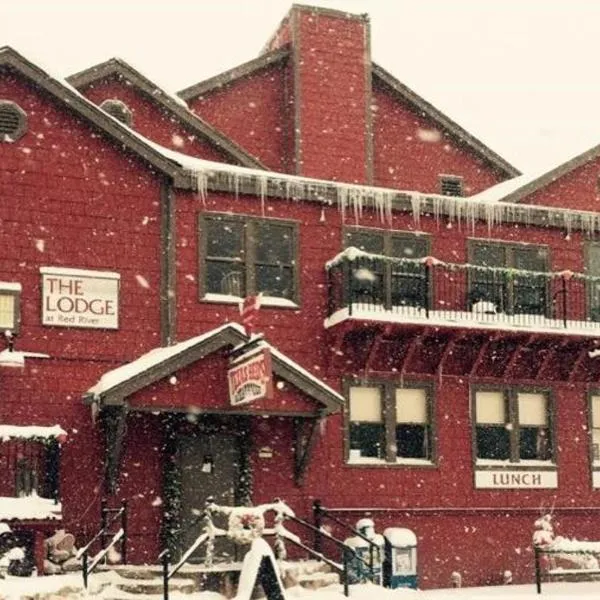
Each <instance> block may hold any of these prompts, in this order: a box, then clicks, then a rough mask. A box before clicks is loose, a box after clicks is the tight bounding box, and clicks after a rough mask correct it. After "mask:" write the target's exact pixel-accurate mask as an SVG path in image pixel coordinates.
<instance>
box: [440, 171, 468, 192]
mask: <svg viewBox="0 0 600 600" xmlns="http://www.w3.org/2000/svg"><path fill="white" fill-rule="evenodd" d="M440 193H441V194H442V196H464V191H463V179H462V177H457V176H456V175H440Z"/></svg>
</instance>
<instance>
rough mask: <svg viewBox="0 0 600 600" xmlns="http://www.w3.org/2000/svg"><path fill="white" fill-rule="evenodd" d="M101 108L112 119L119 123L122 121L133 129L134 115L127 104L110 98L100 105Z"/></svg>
mask: <svg viewBox="0 0 600 600" xmlns="http://www.w3.org/2000/svg"><path fill="white" fill-rule="evenodd" d="M100 108H101V109H102V110H103V111H105V112H107V113H108V114H109V115H110V116H111V117H114V118H115V119H117V121H121V123H124V124H125V125H127V126H129V127H131V123H132V121H133V113H132V112H131V109H130V108H129V107H128V106H127V104H125V102H122V101H121V100H117V99H116V98H109V99H108V100H104V102H102V104H100Z"/></svg>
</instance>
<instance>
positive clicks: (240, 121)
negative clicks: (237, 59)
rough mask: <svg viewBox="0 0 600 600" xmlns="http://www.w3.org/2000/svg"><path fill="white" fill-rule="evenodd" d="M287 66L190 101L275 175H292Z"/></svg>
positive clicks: (193, 107)
mask: <svg viewBox="0 0 600 600" xmlns="http://www.w3.org/2000/svg"><path fill="white" fill-rule="evenodd" d="M289 90H290V88H289V73H288V66H287V62H284V63H277V64H274V65H270V66H267V67H266V68H265V69H261V70H260V71H258V72H256V73H253V74H252V76H250V77H245V78H243V79H239V80H237V81H235V82H233V83H230V84H227V85H223V86H221V87H218V88H215V89H213V90H210V91H209V92H206V93H205V94H203V95H202V96H198V97H197V98H194V99H190V100H189V102H188V104H189V106H190V108H191V109H192V110H193V111H194V112H195V113H196V114H198V115H199V116H200V117H201V118H203V119H204V120H205V121H207V122H208V123H210V124H211V125H212V126H213V127H215V128H216V129H218V130H219V131H221V132H223V133H224V134H225V135H226V136H227V137H229V138H231V139H232V140H233V141H234V142H236V143H237V144H239V145H240V146H242V147H243V148H244V149H245V150H246V151H248V152H249V153H250V154H252V155H253V156H256V157H257V158H258V159H259V160H260V161H261V162H262V163H263V164H264V165H266V166H267V167H268V168H269V169H272V170H274V171H281V172H284V173H286V172H289V171H290V164H291V163H290V159H291V154H290V146H291V142H290V139H291V138H290V136H291V134H292V132H293V130H292V129H291V127H292V125H291V121H290V107H289V102H290V92H289Z"/></svg>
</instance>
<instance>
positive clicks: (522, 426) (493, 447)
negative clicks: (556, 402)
mask: <svg viewBox="0 0 600 600" xmlns="http://www.w3.org/2000/svg"><path fill="white" fill-rule="evenodd" d="M473 400H474V401H473V408H474V412H475V414H474V422H475V439H474V452H475V459H476V461H492V462H495V461H497V462H507V463H523V462H526V461H544V462H552V460H553V451H552V449H553V443H552V442H553V440H552V437H553V436H552V425H551V424H552V418H551V417H552V410H551V402H550V394H549V393H548V391H545V390H542V391H539V390H527V389H513V388H488V389H475V390H474V392H473Z"/></svg>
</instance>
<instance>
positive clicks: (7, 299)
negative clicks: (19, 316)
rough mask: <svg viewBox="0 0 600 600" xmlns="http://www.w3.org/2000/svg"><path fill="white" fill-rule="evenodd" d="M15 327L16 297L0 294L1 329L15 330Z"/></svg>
mask: <svg viewBox="0 0 600 600" xmlns="http://www.w3.org/2000/svg"><path fill="white" fill-rule="evenodd" d="M14 326H15V295H14V294H0V327H1V328H2V329H13V328H14Z"/></svg>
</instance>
